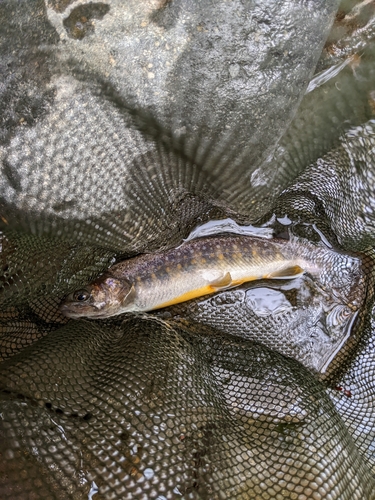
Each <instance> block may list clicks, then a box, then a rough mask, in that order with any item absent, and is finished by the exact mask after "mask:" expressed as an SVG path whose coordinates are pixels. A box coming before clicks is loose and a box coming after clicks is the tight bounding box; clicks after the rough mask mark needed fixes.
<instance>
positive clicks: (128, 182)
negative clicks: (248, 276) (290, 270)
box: [0, 0, 375, 500]
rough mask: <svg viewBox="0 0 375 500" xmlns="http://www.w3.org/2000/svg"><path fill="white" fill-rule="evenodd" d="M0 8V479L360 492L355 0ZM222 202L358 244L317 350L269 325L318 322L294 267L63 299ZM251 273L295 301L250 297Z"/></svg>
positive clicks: (136, 494)
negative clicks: (142, 308)
mask: <svg viewBox="0 0 375 500" xmlns="http://www.w3.org/2000/svg"><path fill="white" fill-rule="evenodd" d="M0 19H1V27H0V54H1V58H0V72H1V81H0V162H1V177H0V230H1V237H0V249H1V253H0V258H1V261H0V267H1V269H0V273H1V276H0V288H1V293H0V356H1V364H0V390H1V392H0V406H1V409H0V433H1V434H0V435H1V439H0V470H1V473H0V497H1V498H2V499H74V500H78V499H94V500H100V499H103V500H104V499H105V500H109V499H159V500H164V499H178V498H185V499H232V498H233V499H234V498H236V499H245V498H246V499H248V498H252V499H283V498H291V499H310V498H313V499H320V498H329V499H350V500H351V499H359V500H362V499H372V498H375V493H374V491H375V477H374V473H375V457H374V443H375V441H374V440H375V425H374V421H375V418H374V405H373V398H374V376H373V372H374V367H375V358H374V350H375V326H374V314H375V313H374V310H373V308H374V304H373V302H374V298H373V287H374V271H373V269H374V264H373V263H374V260H373V259H374V255H373V250H372V248H373V246H374V244H375V231H374V227H375V198H374V194H373V193H374V189H375V173H374V172H375V171H374V167H373V155H374V153H373V152H374V151H375V120H374V119H373V117H374V113H375V94H374V93H375V74H374V71H375V70H374V68H375V46H374V40H375V31H374V30H375V28H374V26H375V24H374V23H375V11H374V6H373V4H372V3H371V2H367V1H363V2H358V1H354V0H353V1H349V0H347V1H343V2H342V3H341V4H339V3H338V1H337V0H329V1H327V0H324V1H323V0H318V1H317V0H314V1H313V0H311V1H309V0H295V1H292V2H291V1H287V0H285V1H284V0H280V1H278V2H271V1H259V2H251V1H247V0H230V1H228V0H220V1H217V0H215V1H214V0H212V1H211V0H205V1H204V2H203V1H202V2H193V1H190V0H145V1H143V2H138V1H133V0H129V1H127V2H122V1H121V0H105V1H102V2H99V1H98V2H93V1H91V2H88V1H85V0H77V1H71V0H45V1H44V0H22V1H14V0H3V1H2V2H0ZM226 218H231V219H232V220H234V221H236V222H237V223H240V224H242V225H244V224H254V225H258V226H264V227H267V228H271V229H272V230H273V232H274V233H275V234H276V235H278V236H281V237H282V236H293V237H294V238H300V239H301V241H303V240H305V241H306V240H308V241H310V242H313V243H314V244H315V245H317V246H326V245H331V247H332V248H333V249H336V250H340V251H342V252H344V254H343V255H356V256H357V257H358V256H359V257H360V259H361V263H362V264H361V266H362V272H363V276H364V279H363V280H361V281H359V282H358V291H357V295H358V298H360V304H361V307H360V309H359V311H358V314H357V315H356V318H355V321H354V324H353V325H351V331H350V335H349V337H348V338H347V339H346V341H345V343H344V344H343V345H340V349H338V350H337V352H335V355H334V356H333V358H332V360H331V362H330V363H329V366H328V368H327V369H325V370H320V371H319V370H317V369H315V370H314V369H312V367H311V366H310V365H306V363H304V359H302V358H301V357H299V355H296V354H295V352H294V351H290V350H288V349H286V348H285V345H284V342H283V338H284V337H283V336H284V333H285V335H288V334H289V333H290V332H291V331H294V330H296V329H298V331H299V332H304V333H305V340H304V342H305V343H304V349H305V350H304V352H305V353H309V352H310V353H311V352H312V351H311V350H312V349H313V345H315V344H314V342H316V336H317V335H318V333H317V332H318V326H317V322H316V321H315V320H314V317H315V316H314V311H315V309H314V310H313V309H311V308H314V307H318V305H317V304H316V303H314V304H310V303H309V302H306V301H305V302H304V300H303V297H302V298H301V293H302V292H301V288H300V287H299V286H298V282H296V283H297V284H295V285H289V286H286V285H285V284H279V285H276V284H275V283H273V284H270V283H265V282H262V283H258V284H256V285H251V286H250V285H249V286H247V287H244V286H243V287H241V288H240V289H233V290H229V291H225V292H222V293H219V294H217V295H215V296H213V297H210V298H204V299H200V300H195V301H192V302H190V303H186V304H181V305H179V306H174V307H172V308H168V309H165V310H163V311H160V312H156V313H153V314H146V313H143V314H125V315H121V316H118V317H114V318H109V319H106V320H89V319H82V320H69V319H67V318H66V317H64V316H62V315H61V313H60V312H59V309H58V306H59V303H60V301H61V300H62V298H63V297H64V296H65V295H66V294H67V293H70V292H72V291H73V290H75V289H77V288H79V287H82V286H84V285H85V284H87V283H88V282H89V281H90V280H92V279H93V278H95V277H97V276H99V275H100V274H101V273H102V272H103V271H104V270H105V269H107V268H108V267H109V266H110V265H112V264H113V263H114V262H116V260H121V259H124V258H127V257H132V256H135V255H137V254H139V253H145V252H155V251H158V250H162V249H167V248H172V247H175V246H177V245H180V244H181V242H182V241H183V239H185V238H186V237H187V236H188V235H189V233H190V231H191V230H193V229H194V228H196V227H197V226H200V225H202V224H204V223H206V222H207V221H210V220H214V219H222V220H223V219H226ZM336 271H337V272H336V274H338V275H340V273H341V272H344V271H343V270H341V271H340V269H338V270H336ZM259 289H262V290H264V289H267V290H268V292H267V293H268V294H271V295H272V294H274V296H275V297H276V295H275V294H278V297H279V298H280V296H281V295H282V296H283V297H284V298H283V299H282V300H284V301H286V300H287V301H288V303H289V304H290V307H291V308H290V309H289V310H288V311H287V312H285V311H284V312H282V313H280V312H278V311H276V310H273V311H268V313H267V314H263V313H262V314H260V313H259V310H260V309H262V308H260V309H259V307H258V306H259V295H257V293H258V294H259ZM280 294H281V295H280ZM280 300H281V299H280ZM254 304H255V305H254ZM257 304H258V306H257ZM257 307H258V309H257ZM263 309H264V308H263ZM263 309H262V311H263ZM257 311H258V313H257ZM263 312H264V311H263ZM291 315H292V316H291ZM291 317H293V322H291V319H290V318H291Z"/></svg>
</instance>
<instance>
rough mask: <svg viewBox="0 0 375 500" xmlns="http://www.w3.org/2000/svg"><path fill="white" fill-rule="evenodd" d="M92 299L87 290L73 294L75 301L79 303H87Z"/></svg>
mask: <svg viewBox="0 0 375 500" xmlns="http://www.w3.org/2000/svg"><path fill="white" fill-rule="evenodd" d="M89 297H90V293H89V292H88V291H87V290H77V291H76V292H74V293H73V300H76V301H77V302H85V301H86V300H88V298H89Z"/></svg>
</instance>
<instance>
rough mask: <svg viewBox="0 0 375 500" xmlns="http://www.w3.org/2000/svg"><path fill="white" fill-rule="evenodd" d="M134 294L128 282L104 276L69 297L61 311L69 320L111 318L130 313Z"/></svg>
mask: <svg viewBox="0 0 375 500" xmlns="http://www.w3.org/2000/svg"><path fill="white" fill-rule="evenodd" d="M134 294H135V290H134V286H133V285H132V284H131V283H129V282H128V281H126V280H124V279H121V280H119V279H116V278H114V277H112V276H102V277H101V278H99V279H97V280H95V281H93V282H91V283H90V284H89V285H87V286H85V287H84V288H80V289H78V290H75V291H74V292H73V293H70V294H69V295H67V296H66V297H65V298H64V299H63V301H62V302H61V304H60V307H59V309H60V311H61V312H62V314H64V316H67V317H68V318H76V319H77V318H82V317H86V318H94V319H95V318H109V317H110V316H116V315H117V314H121V313H123V312H126V311H130V310H131V309H132V307H131V306H132V303H133V302H134Z"/></svg>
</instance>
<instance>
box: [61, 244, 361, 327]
mask: <svg viewBox="0 0 375 500" xmlns="http://www.w3.org/2000/svg"><path fill="white" fill-rule="evenodd" d="M327 253H328V255H329V258H328V259H327V258H326V259H325V260H326V261H327V262H328V264H332V263H333V262H334V258H332V255H331V254H334V252H332V251H330V250H328V249H324V248H321V247H316V246H314V245H312V244H306V245H301V244H296V243H295V242H291V241H286V240H279V239H272V240H269V239H264V238H257V237H249V236H238V235H222V236H211V237H203V238H198V239H195V240H191V241H188V242H186V243H184V244H182V245H181V246H180V247H178V248H173V249H171V250H167V251H163V252H160V253H153V254H143V255H139V256H137V257H133V258H131V259H127V260H124V261H122V262H119V263H117V264H114V265H113V266H112V267H110V268H109V269H108V270H107V271H106V272H105V273H104V274H103V275H102V276H100V277H99V278H97V279H95V280H94V281H92V282H91V283H90V284H88V285H87V286H86V287H84V288H83V289H80V290H76V291H75V292H73V293H72V294H70V295H68V296H67V297H66V298H65V299H64V300H63V302H62V303H61V305H60V310H61V311H62V313H63V314H65V315H66V316H68V317H71V318H79V317H89V318H107V317H110V316H115V315H118V314H122V313H125V312H136V311H151V310H154V309H160V308H164V307H167V306H170V305H173V304H177V303H180V302H184V301H188V300H191V299H195V298H197V297H201V296H204V295H209V294H212V293H215V292H217V291H220V290H223V289H228V288H232V287H236V286H238V285H241V284H242V283H245V282H248V281H253V280H260V279H292V278H294V277H296V276H298V275H301V274H302V273H303V272H308V273H309V274H310V275H312V276H314V275H315V276H317V275H320V274H322V272H321V271H322V266H323V264H322V261H323V260H324V259H322V255H323V254H324V255H326V254H327ZM354 260H357V259H354Z"/></svg>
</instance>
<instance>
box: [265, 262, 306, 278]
mask: <svg viewBox="0 0 375 500" xmlns="http://www.w3.org/2000/svg"><path fill="white" fill-rule="evenodd" d="M303 272H304V270H303V269H302V267H300V266H297V265H296V266H290V267H284V268H283V269H278V270H276V271H273V272H272V273H269V274H266V275H265V276H263V278H264V279H284V280H287V279H292V278H295V277H296V276H298V275H300V274H303Z"/></svg>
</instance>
